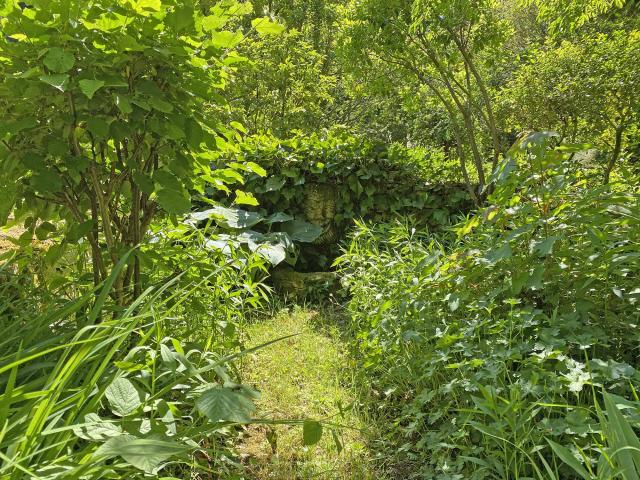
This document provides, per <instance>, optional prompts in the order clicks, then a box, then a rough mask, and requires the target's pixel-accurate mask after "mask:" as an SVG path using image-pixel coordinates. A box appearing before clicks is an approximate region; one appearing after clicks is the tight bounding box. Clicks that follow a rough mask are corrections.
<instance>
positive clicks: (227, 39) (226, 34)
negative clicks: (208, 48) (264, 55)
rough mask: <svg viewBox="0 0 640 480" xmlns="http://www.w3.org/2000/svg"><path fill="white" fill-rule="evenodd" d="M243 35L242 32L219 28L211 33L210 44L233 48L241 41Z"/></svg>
mask: <svg viewBox="0 0 640 480" xmlns="http://www.w3.org/2000/svg"><path fill="white" fill-rule="evenodd" d="M243 39H244V35H243V34H242V32H230V31H228V30H221V31H219V32H214V33H213V34H211V40H210V42H209V43H210V44H211V45H212V46H214V47H217V48H234V47H236V46H238V45H239V44H240V42H242V40H243Z"/></svg>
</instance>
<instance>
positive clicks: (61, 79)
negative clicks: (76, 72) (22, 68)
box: [39, 74, 69, 92]
mask: <svg viewBox="0 0 640 480" xmlns="http://www.w3.org/2000/svg"><path fill="white" fill-rule="evenodd" d="M39 78H40V80H41V81H43V82H44V83H48V84H49V85H51V86H52V87H54V88H57V89H58V90H60V91H61V92H64V91H65V90H66V89H67V86H68V85H69V75H67V74H59V75H41V76H40V77H39Z"/></svg>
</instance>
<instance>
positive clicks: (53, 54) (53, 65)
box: [42, 47, 76, 73]
mask: <svg viewBox="0 0 640 480" xmlns="http://www.w3.org/2000/svg"><path fill="white" fill-rule="evenodd" d="M42 62H43V63H44V64H45V65H46V67H47V68H48V69H49V70H51V71H52V72H55V73H64V72H68V71H69V70H71V68H72V67H73V65H74V64H75V63H76V60H75V58H73V55H72V54H70V53H69V52H65V51H64V50H63V49H61V48H59V47H54V48H50V49H49V51H48V52H47V54H46V55H45V56H44V59H43V60H42Z"/></svg>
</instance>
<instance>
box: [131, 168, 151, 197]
mask: <svg viewBox="0 0 640 480" xmlns="http://www.w3.org/2000/svg"><path fill="white" fill-rule="evenodd" d="M132 177H133V181H134V182H136V185H138V188H140V190H141V191H143V192H144V193H146V194H147V195H151V194H152V193H153V190H154V187H155V185H154V183H153V180H151V178H150V177H149V175H145V174H144V173H141V172H134V173H133V175H132Z"/></svg>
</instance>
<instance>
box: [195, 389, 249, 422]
mask: <svg viewBox="0 0 640 480" xmlns="http://www.w3.org/2000/svg"><path fill="white" fill-rule="evenodd" d="M196 408H197V409H198V411H199V412H200V413H202V414H203V415H205V416H206V417H207V418H208V419H209V420H211V421H212V422H214V423H215V422H219V421H227V422H237V423H246V422H249V421H251V413H252V412H253V411H254V410H255V405H254V404H253V402H252V401H251V400H250V399H249V398H247V397H246V396H245V395H243V394H242V393H240V392H239V391H236V390H235V389H231V388H227V387H219V386H216V387H213V388H211V389H209V390H207V391H205V392H204V393H203V394H202V395H201V396H200V397H199V398H198V399H197V400H196Z"/></svg>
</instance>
